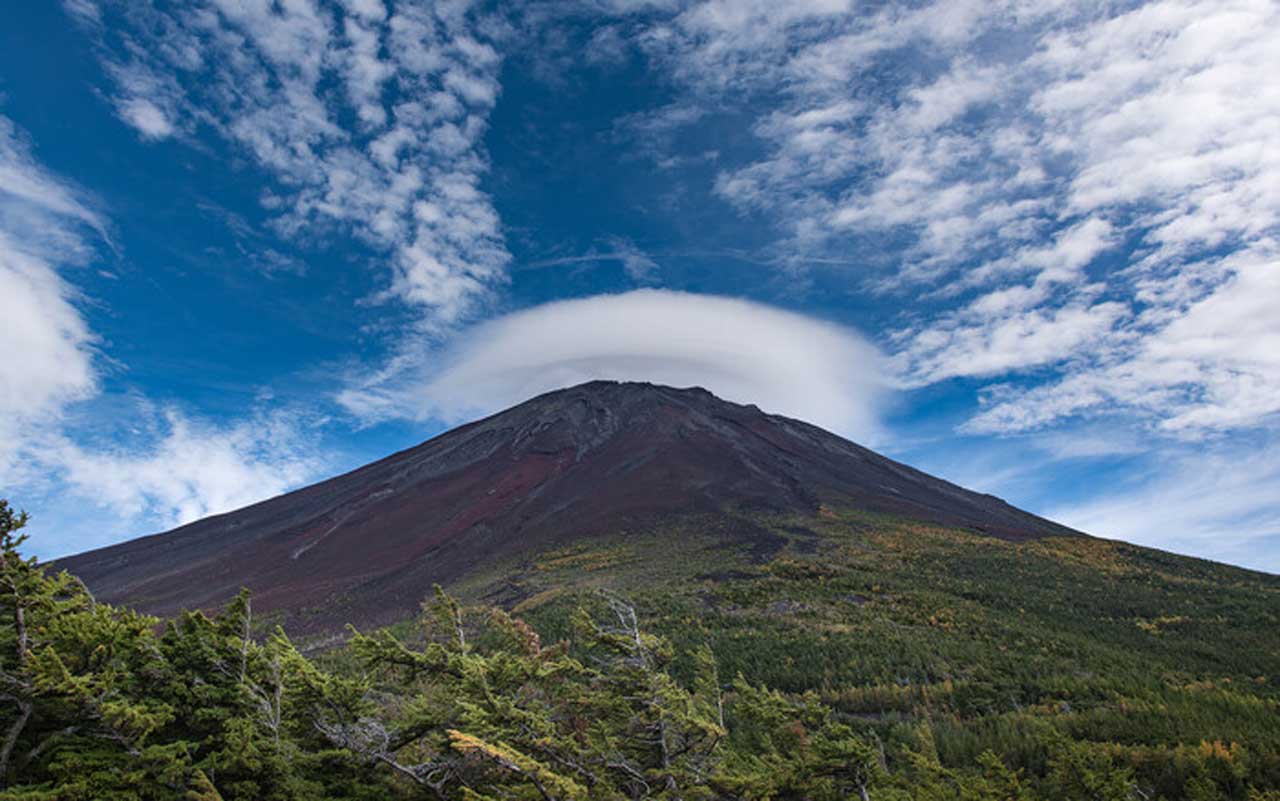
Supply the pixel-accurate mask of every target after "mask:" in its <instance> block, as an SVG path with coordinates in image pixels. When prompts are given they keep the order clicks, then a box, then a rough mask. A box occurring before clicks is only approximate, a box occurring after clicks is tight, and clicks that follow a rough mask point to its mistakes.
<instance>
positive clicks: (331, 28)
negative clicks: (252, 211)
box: [67, 0, 509, 328]
mask: <svg viewBox="0 0 1280 801" xmlns="http://www.w3.org/2000/svg"><path fill="white" fill-rule="evenodd" d="M67 9H68V11H69V12H70V13H72V14H73V15H74V16H75V17H77V18H78V19H80V20H82V21H84V22H85V24H86V27H87V28H88V29H89V30H90V31H92V32H94V34H95V36H96V37H97V39H98V42H99V50H100V52H101V53H102V57H103V60H104V63H105V65H106V67H107V69H108V72H109V73H110V75H111V76H112V83H113V89H112V92H111V96H112V100H113V102H115V103H116V106H117V110H118V113H119V115H120V117H121V118H122V119H123V120H124V121H125V122H127V123H128V124H130V125H132V126H133V127H134V128H135V129H137V130H138V132H139V133H140V134H141V135H142V136H143V137H144V138H147V139H160V138H164V137H168V136H192V135H194V134H195V133H196V132H197V131H205V130H212V131H215V132H216V133H217V134H219V135H220V136H221V137H222V138H223V139H224V140H225V141H226V142H229V143H231V145H232V146H233V147H235V148H237V149H238V150H240V151H242V152H244V153H247V154H248V155H250V156H251V157H252V158H253V160H254V161H255V162H256V163H257V164H258V165H259V166H260V167H262V168H263V169H264V170H265V171H266V172H267V173H268V174H269V175H271V176H272V177H273V178H274V179H275V182H274V184H273V185H272V186H271V187H269V188H268V189H267V190H265V191H264V193H263V197H262V202H263V205H264V206H265V207H266V208H267V209H268V210H269V211H270V212H272V213H273V214H274V221H275V226H276V228H277V229H278V230H279V231H280V232H281V233H283V234H284V235H287V236H302V235H303V233H304V232H315V231H317V230H319V231H323V230H325V228H326V227H327V226H339V227H341V228H343V229H345V230H347V231H349V232H351V233H353V234H354V235H355V236H357V237H358V238H360V239H362V240H363V241H364V242H365V243H366V244H367V245H369V246H370V247H371V248H372V249H373V253H371V258H370V261H371V262H372V263H377V264H379V265H382V264H387V263H389V265H390V271H389V273H388V274H387V275H386V277H385V279H384V280H386V282H387V293H388V294H387V296H388V297H395V298H398V299H400V300H402V301H404V302H406V303H408V304H411V305H412V306H415V307H417V308H420V309H422V310H423V322H424V324H425V325H428V326H434V327H437V328H439V327H442V326H448V325H450V324H452V323H454V322H455V321H457V320H459V319H461V318H462V317H463V316H465V315H466V314H468V313H469V312H472V311H474V309H475V304H476V303H478V302H479V301H481V300H482V299H483V298H484V297H485V296H486V295H487V293H488V292H489V291H490V290H491V289H492V288H493V287H494V286H495V285H496V284H498V283H500V282H501V281H502V280H503V279H504V267H505V265H506V263H507V261H508V259H509V256H508V254H507V251H506V248H505V247H504V245H503V239H502V230H501V226H500V223H499V220H498V216H497V213H496V212H495V211H494V209H493V206H492V203H491V202H490V199H489V197H488V196H487V195H486V194H485V193H484V192H483V191H482V190H481V188H480V181H481V179H482V177H483V175H484V174H485V172H486V170H487V169H488V161H487V157H486V156H485V154H484V151H483V147H482V142H481V139H482V137H483V135H484V132H485V130H486V127H487V119H488V114H489V112H490V111H491V110H492V109H493V106H494V104H495V103H496V102H497V98H498V94H499V88H500V87H499V85H498V70H499V67H500V62H501V58H500V55H499V52H498V50H497V49H495V47H494V45H493V43H492V40H493V39H494V37H495V36H497V35H501V33H502V31H503V28H502V25H501V23H500V21H499V20H497V19H496V18H494V17H491V16H488V15H487V14H486V12H485V11H484V10H483V9H480V8H479V7H473V5H472V4H471V3H466V2H462V3H447V4H416V3H401V4H396V5H395V6H394V7H388V6H387V5H385V4H384V3H382V2H381V1H380V0H358V1H357V0H350V1H344V2H336V0H335V1H332V2H331V1H330V0H315V1H313V0H296V1H295V2H289V3H270V2H247V3H246V2H231V1H230V0H204V1H202V2H198V3H186V4H177V5H169V4H162V3H155V2H143V3H134V2H113V0H103V2H99V3H90V2H89V0H77V1H76V2H75V3H71V4H68V5H67ZM106 18H110V20H111V21H112V23H113V24H111V25H104V24H102V20H104V19H106Z"/></svg>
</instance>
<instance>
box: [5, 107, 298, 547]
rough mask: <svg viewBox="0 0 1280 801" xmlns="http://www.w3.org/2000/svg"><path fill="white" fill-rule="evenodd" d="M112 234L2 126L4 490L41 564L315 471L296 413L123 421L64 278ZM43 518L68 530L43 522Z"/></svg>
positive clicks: (147, 413) (162, 415) (278, 488)
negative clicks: (28, 512)
mask: <svg viewBox="0 0 1280 801" xmlns="http://www.w3.org/2000/svg"><path fill="white" fill-rule="evenodd" d="M106 230H107V227H106V223H105V221H104V220H103V219H102V217H101V216H100V214H99V212H98V211H97V210H95V209H94V208H93V206H92V204H91V203H90V201H89V200H88V199H86V198H85V197H84V196H83V193H82V192H81V191H80V190H78V189H77V188H76V187H75V186H73V185H71V184H70V183H68V182H66V181H65V180H62V179H60V178H59V177H57V176H55V175H53V174H51V173H49V172H48V171H47V170H45V169H44V168H43V167H42V166H41V165H40V164H38V163H37V162H36V161H35V159H34V158H33V156H32V155H31V153H30V150H29V148H28V147H27V146H26V145H25V143H24V141H23V140H22V138H21V137H20V136H19V133H18V131H17V130H16V129H15V128H14V126H13V125H12V124H11V123H10V122H9V121H8V120H7V119H5V118H4V117H0V319H3V321H4V324H3V325H0V354H4V357H3V358H0V487H3V489H4V492H5V494H6V497H7V498H8V499H9V500H10V501H12V502H13V503H14V504H15V505H18V506H22V507H28V508H31V509H32V511H33V512H35V513H36V518H35V525H34V527H33V530H34V531H35V532H36V534H37V537H36V539H35V540H33V543H32V547H33V549H34V552H35V553H36V554H37V555H39V556H41V557H48V556H53V555H59V554H61V553H65V552H68V551H71V550H78V549H81V548H84V547H87V546H89V545H102V544H106V543H107V542H108V541H109V540H111V539H122V538H125V537H127V536H130V535H137V534H141V533H144V532H143V531H141V530H139V527H141V526H143V525H146V526H148V527H151V528H167V527H169V526H172V525H176V524H178V523H182V522H187V521H189V520H193V519H195V518H197V517H200V516H203V515H207V514H212V513H214V512H219V511H226V510H228V509H232V508H235V507H237V506H241V505H244V504H247V503H250V502H253V501H256V500H261V499H262V498H266V497H269V496H271V495H274V494H277V493H279V492H282V491H284V490H285V489H288V488H289V487H292V486H296V485H297V484H299V483H301V482H303V481H304V480H306V479H308V478H311V477H313V476H314V475H315V473H316V472H317V471H318V470H319V469H320V466H321V464H322V462H321V460H319V459H318V458H316V457H315V456H314V454H312V453H311V452H310V451H308V450H307V448H306V447H305V438H304V437H302V436H301V435H300V433H299V432H300V428H299V427H298V424H297V423H296V422H294V421H292V420H291V415H286V414H283V413H281V414H277V415H275V416H266V415H255V416H254V417H252V418H251V419H250V420H246V421H242V422H238V423H231V424H223V425H213V424H210V423H207V422H202V421H199V420H196V419H192V418H190V417H188V416H186V415H184V414H183V413H182V412H180V411H179V410H177V409H174V408H167V409H159V410H158V409H157V408H156V407H155V406H154V405H153V404H151V403H148V402H146V401H145V400H136V401H133V402H132V404H131V406H132V408H130V409H129V410H128V413H126V414H118V413H117V412H118V411H119V410H118V408H117V409H113V408H111V407H112V406H113V405H114V404H115V403H117V402H118V399H112V398H108V397H105V396H104V395H103V394H102V393H103V389H102V387H103V384H104V376H103V368H102V366H101V365H100V364H99V360H100V358H101V357H100V356H99V354H98V347H99V338H98V337H97V335H96V334H95V333H94V332H93V330H92V328H91V326H90V324H89V322H88V320H86V319H85V316H84V315H83V314H82V313H81V311H80V309H79V308H78V307H77V304H78V303H79V301H80V299H81V298H80V293H79V291H78V290H77V289H76V288H75V287H74V286H73V285H72V284H71V283H70V282H68V281H67V280H66V279H64V278H63V277H62V276H61V275H60V274H59V270H60V269H63V268H65V267H76V266H80V265H84V264H88V263H90V262H91V261H92V260H93V259H94V258H95V248H96V245H97V244H98V243H103V242H107V243H109V240H106V239H105V235H106ZM95 235H96V236H95ZM95 404H102V405H105V406H106V407H107V408H106V410H105V411H103V410H101V409H97V410H95V408H94V406H95ZM77 417H78V418H86V417H87V418H88V419H90V420H92V424H91V425H89V426H87V428H88V429H89V431H87V432H86V431H85V430H83V429H81V430H79V431H78V432H77V431H73V425H72V423H73V420H72V418H77ZM130 426H138V427H140V430H137V431H132V430H130V428H129V427H130ZM75 434H78V435H79V436H73V435H75ZM90 443H92V444H90ZM69 498H75V499H77V500H76V501H75V502H72V503H71V505H73V506H74V507H75V509H76V511H77V513H76V514H75V515H68V514H66V506H67V505H68V503H69V501H68V499H69ZM30 500H34V501H35V502H36V503H35V504H34V505H33V504H31V503H29V501H30ZM89 508H97V509H100V510H104V513H103V514H93V513H90V512H87V510H88V509H89ZM46 513H47V514H48V515H49V516H50V517H52V518H55V519H58V518H67V519H65V520H61V521H60V522H62V523H63V524H65V525H66V526H67V527H68V528H67V529H65V530H61V531H55V530H54V529H52V528H50V527H49V526H48V525H47V524H46V523H42V522H41V518H42V517H44V516H45V515H46Z"/></svg>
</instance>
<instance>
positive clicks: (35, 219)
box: [0, 117, 103, 472]
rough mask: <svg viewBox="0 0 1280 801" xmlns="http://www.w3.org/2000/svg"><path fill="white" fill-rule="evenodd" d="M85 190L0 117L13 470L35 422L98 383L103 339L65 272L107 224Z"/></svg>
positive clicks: (3, 406)
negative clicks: (43, 162)
mask: <svg viewBox="0 0 1280 801" xmlns="http://www.w3.org/2000/svg"><path fill="white" fill-rule="evenodd" d="M79 194H80V193H79V192H78V191H77V190H76V189H75V188H74V187H72V186H71V185H69V184H67V183H65V182H63V181H60V180H59V179H58V178H56V177H55V176H52V175H50V174H49V173H48V172H46V171H45V170H44V169H43V168H41V167H40V165H39V164H37V163H36V162H35V160H34V159H33V158H32V156H31V154H30V152H29V150H28V148H27V147H26V145H25V143H24V142H23V141H22V140H21V138H20V137H19V134H18V131H17V130H16V129H15V128H14V127H13V125H12V123H10V122H9V121H8V120H7V119H5V118H4V117H0V319H3V320H4V324H3V325H2V326H0V353H3V354H5V356H4V358H0V472H4V471H5V470H6V468H7V469H12V468H13V466H14V463H15V462H16V461H17V456H18V451H19V443H20V442H21V440H22V439H23V432H24V430H25V429H26V428H27V427H29V426H33V425H38V424H41V423H43V422H44V421H47V420H50V419H53V418H56V417H57V416H58V414H59V413H60V412H61V411H62V409H63V408H64V407H65V406H66V405H67V404H69V403H72V402H74V401H77V400H80V399H83V398H86V397H89V396H91V395H92V394H94V393H95V392H96V391H97V387H98V376H97V370H96V368H95V367H94V347H95V344H96V341H97V338H96V337H95V336H94V334H93V333H92V331H90V329H89V326H88V324H87V323H86V322H85V320H84V317H83V316H82V315H81V313H80V311H79V309H77V308H76V305H75V304H76V300H77V293H76V291H75V290H74V288H73V287H72V286H71V285H70V284H68V283H67V282H66V281H64V280H63V279H62V278H61V276H59V274H58V267H59V265H60V264H79V263H82V262H83V261H84V260H85V259H86V258H87V254H88V245H87V244H86V243H85V241H84V239H83V237H82V235H81V234H82V232H83V231H85V230H92V229H95V228H96V229H99V230H101V229H102V228H103V223H102V221H101V220H100V218H99V217H98V215H97V214H96V213H95V212H94V211H92V210H91V209H90V208H89V206H88V204H87V203H86V202H85V201H83V200H82V199H81V197H80V196H79Z"/></svg>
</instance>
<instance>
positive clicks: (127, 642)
mask: <svg viewBox="0 0 1280 801" xmlns="http://www.w3.org/2000/svg"><path fill="white" fill-rule="evenodd" d="M24 523H25V516H23V515H20V514H17V513H15V512H14V511H13V510H12V509H11V508H10V507H9V506H8V505H7V504H6V503H4V502H3V501H0V706H2V708H0V782H2V783H3V789H0V799H14V800H15V801H16V800H17V799H24V800H30V801H35V800H36V799H42V800H43V799H59V801H62V800H66V801H71V800H72V799H84V800H85V801H108V800H109V799H110V800H114V799H120V800H121V801H123V800H124V799H131V800H132V799H138V800H139V801H142V800H143V799H146V800H148V801H149V800H150V799H166V800H168V799H186V801H215V800H216V799H223V800H224V801H233V799H235V800H241V799H243V800H244V801H277V800H279V801H284V800H285V799H298V800H299V801H301V800H302V799H306V800H307V801H315V800H319V799H333V800H334V801H337V800H339V799H342V800H343V801H347V800H350V801H355V800H356V799H370V800H372V799H416V798H423V799H458V800H459V801H482V800H489V799H491V800H492V801H497V800H498V799H536V800H538V801H562V800H563V801H569V800H570V799H593V800H594V799H685V800H686V801H701V800H706V801H711V800H712V799H743V800H744V801H746V800H748V799H749V800H751V801H765V800H766V799H778V800H779V801H781V800H782V799H796V800H798V799H811V800H812V801H827V800H828V799H830V800H831V801H834V800H835V799H846V798H861V799H903V800H905V799H964V800H966V801H979V799H981V800H983V801H986V800H987V799H1001V800H1003V801H1023V800H1028V801H1029V800H1030V799H1046V800H1048V801H1058V800H1059V799H1060V800H1061V801H1068V800H1070V801H1076V800H1077V799H1098V801H1120V800H1121V799H1126V800H1127V799H1140V798H1146V797H1149V794H1148V793H1147V792H1146V791H1145V790H1144V789H1143V787H1142V786H1141V784H1140V782H1139V781H1138V779H1137V777H1136V776H1135V774H1134V772H1133V770H1132V769H1131V768H1130V767H1127V766H1125V765H1123V764H1122V761H1121V760H1119V759H1117V755H1116V754H1114V753H1112V752H1110V751H1109V750H1107V749H1106V748H1102V747H1098V746H1097V745H1095V744H1092V743H1089V742H1086V741H1074V740H1069V739H1066V738H1064V737H1061V736H1059V735H1052V736H1048V735H1047V736H1048V737H1049V739H1048V740H1047V741H1046V742H1043V743H1040V747H1042V748H1043V749H1044V750H1045V753H1047V754H1048V758H1047V761H1046V762H1045V765H1044V769H1043V771H1041V772H1039V773H1037V774H1036V775H1027V774H1026V773H1025V772H1023V771H1021V770H1012V769H1010V768H1009V767H1008V766H1007V765H1006V762H1005V761H1003V760H1002V759H1001V756H1000V755H998V754H996V753H993V752H991V751H986V752H984V753H982V754H980V755H979V756H978V757H977V759H976V760H975V761H974V763H973V764H971V765H967V766H961V767H958V768H957V767H944V765H943V763H942V761H940V759H939V757H938V755H937V753H936V750H934V749H933V748H932V746H931V744H930V741H929V739H928V738H927V737H924V736H922V737H921V738H920V742H919V745H918V747H917V748H915V749H913V750H910V751H908V752H907V753H906V754H898V755H896V756H895V757H894V758H893V760H892V764H890V761H889V760H887V759H886V754H885V749H884V747H883V745H882V744H881V743H880V742H879V741H878V739H877V737H876V736H875V735H874V732H873V730H872V729H870V728H866V727H863V726H861V725H860V721H859V718H857V717H856V716H853V715H847V716H842V715H839V714H837V713H836V712H834V711H833V710H832V709H831V708H830V707H828V706H826V705H824V704H823V703H820V702H819V700H818V696H817V695H815V694H813V693H802V694H790V695H784V694H782V693H779V692H776V691H773V690H770V689H768V688H766V687H763V686H759V685H755V684H752V683H749V682H747V681H746V680H744V679H743V678H742V677H741V676H724V675H721V674H720V672H719V670H718V668H717V660H716V659H715V656H714V655H713V654H712V653H711V651H710V650H709V649H708V648H707V647H705V646H694V647H691V648H686V649H682V651H681V652H680V653H677V652H676V651H675V649H673V647H672V646H671V644H670V642H669V641H667V640H665V639H663V638H660V637H657V636H654V635H653V634H650V633H647V632H646V631H645V630H644V629H643V628H642V627H641V625H640V623H639V621H638V620H637V616H636V613H635V610H634V608H633V607H632V606H631V605H630V604H628V603H627V602H625V601H624V600H623V599H621V598H618V597H614V596H609V595H601V596H599V597H598V598H597V599H596V600H595V602H594V603H592V604H588V605H585V606H584V607H583V608H579V609H578V610H577V612H576V613H575V614H574V615H573V618H572V626H571V632H572V634H571V636H570V637H567V638H566V639H564V640H562V641H559V642H556V643H554V644H546V643H543V642H542V640H541V639H540V638H539V636H538V634H537V633H536V632H535V631H534V629H533V628H531V627H530V626H529V625H527V624H526V623H524V622H523V621H521V620H520V619H518V618H515V617H512V616H511V615H509V614H507V613H505V612H503V611H501V610H498V609H464V608H463V607H461V606H460V605H459V604H458V603H457V602H456V601H455V600H454V599H452V598H450V597H448V596H447V595H445V594H443V593H441V592H437V594H436V596H435V597H434V598H433V599H431V600H430V601H429V602H428V603H427V604H425V605H424V614H423V617H422V619H421V621H420V625H419V627H418V628H417V630H416V632H415V633H414V634H413V635H412V636H395V635H393V634H392V633H390V632H388V631H380V632H377V633H375V634H372V635H364V634H360V633H353V636H352V639H351V641H350V644H349V646H348V647H347V648H346V649H345V650H344V651H343V652H341V653H340V654H338V655H331V656H329V657H327V658H325V659H323V660H321V659H315V660H313V659H309V658H308V657H306V656H305V655H303V654H302V653H301V652H300V651H299V650H298V649H297V648H296V647H295V646H294V644H293V643H291V642H290V640H289V639H288V637H286V636H285V634H284V633H283V632H282V631H280V630H276V631H274V632H273V633H269V634H267V635H266V636H261V633H260V632H258V631H257V629H256V626H255V621H254V618H253V613H252V604H251V600H250V598H249V596H248V595H247V594H242V595H240V596H239V597H238V598H237V599H236V600H235V601H234V602H232V603H231V604H229V605H228V606H227V608H226V609H225V610H223V611H222V612H221V613H220V614H218V615H217V616H214V617H209V616H206V615H205V614H202V613H200V612H189V613H184V614H182V615H180V616H179V617H177V618H176V619H173V620H170V621H166V622H164V623H163V625H161V623H160V621H157V620H156V619H154V618H151V617H147V616H144V615H140V614H137V613H136V612H133V611H131V610H128V609H121V608H116V607H112V606H109V605H107V604H101V603H96V602H95V601H94V599H93V597H92V596H91V595H90V593H89V592H88V591H87V590H86V589H85V587H84V586H83V585H82V584H81V583H80V582H79V581H78V580H76V579H75V578H74V577H72V576H70V575H68V574H66V573H52V572H50V571H48V570H46V569H45V568H44V567H43V566H42V565H40V564H38V563H37V561H36V560H35V559H33V558H28V557H24V556H23V555H22V545H23V542H24V539H25V537H24V535H23V533H22V531H21V529H22V527H23V524H24ZM677 663H678V664H679V669H676V665H677ZM677 676H679V678H677ZM1201 761H1202V764H1201V765H1200V766H1199V767H1198V768H1197V770H1198V771H1200V772H1199V773H1195V774H1193V775H1192V778H1193V779H1194V780H1195V781H1199V782H1200V783H1199V784H1195V783H1194V782H1192V783H1191V784H1189V785H1188V788H1189V789H1188V790H1187V797H1204V798H1211V797H1221V796H1220V795H1217V794H1220V793H1221V792H1223V790H1224V789H1226V790H1227V791H1229V792H1230V793H1232V794H1243V793H1246V792H1247V793H1248V797H1249V798H1251V799H1255V800H1256V801H1263V799H1265V800H1266V801H1276V799H1280V794H1277V793H1274V792H1272V793H1267V794H1262V793H1260V792H1258V791H1248V790H1247V788H1243V787H1242V786H1241V785H1240V781H1239V777H1238V776H1235V777H1234V778H1233V775H1232V773H1231V772H1232V770H1234V768H1233V767H1232V765H1233V763H1232V759H1231V754H1229V753H1228V754H1225V755H1223V754H1217V753H1213V752H1212V749H1210V751H1209V752H1206V753H1205V754H1204V755H1203V758H1202V760H1201ZM1215 772H1216V773H1215ZM1219 774H1221V775H1219ZM1201 779H1202V780H1201ZM1233 782H1234V784H1233ZM1197 788H1199V790H1197ZM1197 792H1203V793H1205V794H1204V795H1202V796H1196V795H1193V794H1194V793H1197ZM1241 797H1243V795H1241Z"/></svg>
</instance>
